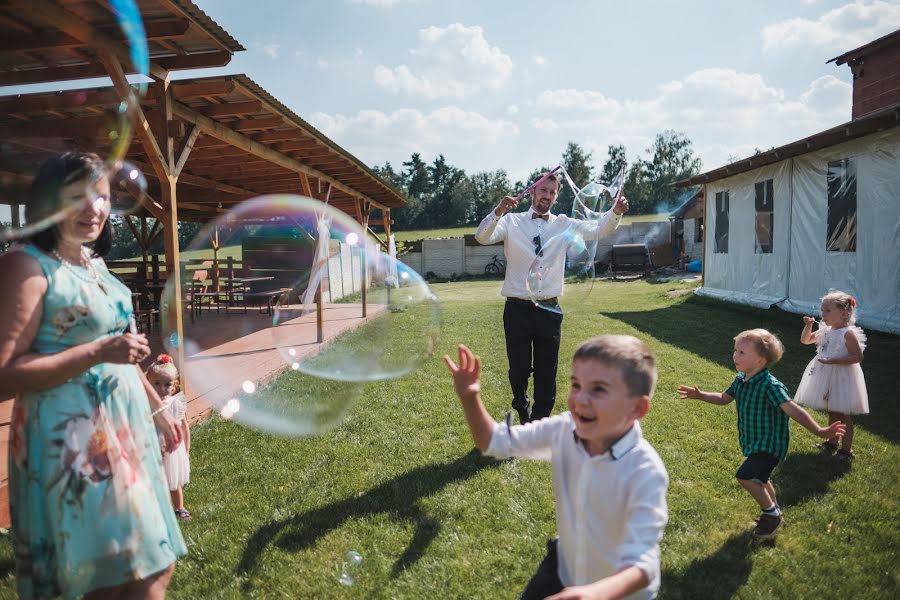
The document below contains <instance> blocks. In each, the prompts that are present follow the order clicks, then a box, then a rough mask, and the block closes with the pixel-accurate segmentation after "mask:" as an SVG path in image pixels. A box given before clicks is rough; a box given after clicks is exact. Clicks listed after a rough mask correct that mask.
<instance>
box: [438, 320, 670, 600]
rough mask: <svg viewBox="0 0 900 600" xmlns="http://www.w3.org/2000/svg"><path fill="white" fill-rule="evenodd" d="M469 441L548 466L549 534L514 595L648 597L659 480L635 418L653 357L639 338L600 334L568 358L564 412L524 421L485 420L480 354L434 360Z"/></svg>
mask: <svg viewBox="0 0 900 600" xmlns="http://www.w3.org/2000/svg"><path fill="white" fill-rule="evenodd" d="M444 362H445V363H446V364H447V366H448V368H449V369H450V371H451V373H452V374H453V385H454V389H455V391H456V394H457V395H458V396H459V399H460V402H461V403H462V407H463V412H464V413H465V416H466V422H467V423H468V425H469V431H470V433H471V434H472V439H473V441H474V442H475V446H476V447H477V448H478V449H479V450H481V451H482V452H484V453H485V454H487V455H489V456H494V457H496V458H508V457H511V456H517V457H523V458H531V459H536V460H547V461H550V463H551V465H552V473H553V494H554V496H555V498H556V532H557V535H558V536H559V537H558V538H557V539H555V540H552V541H551V542H550V544H548V551H547V555H546V557H545V558H544V560H543V562H541V564H540V566H539V567H538V569H537V571H536V573H535V574H534V576H533V577H532V578H531V581H529V582H528V585H527V586H526V588H525V591H524V592H523V593H522V596H521V598H523V599H526V600H530V599H531V598H545V597H548V596H551V597H552V598H554V599H556V598H557V596H556V595H553V594H557V593H559V592H561V591H562V590H563V588H565V589H566V592H565V593H564V594H563V596H564V597H566V598H576V597H577V598H626V597H627V598H630V599H642V600H645V599H649V598H653V597H654V596H655V594H656V593H657V592H658V591H659V585H660V549H659V542H660V539H661V538H662V535H663V530H664V529H665V526H666V522H667V520H668V508H667V505H666V490H667V489H668V484H669V477H668V474H667V473H666V469H665V466H664V465H663V463H662V460H660V458H659V455H658V454H657V453H656V451H655V450H654V449H653V447H652V446H651V445H650V444H649V443H648V442H647V441H646V440H645V439H644V437H643V435H642V432H641V427H640V425H639V424H638V421H639V420H640V419H641V418H643V417H644V415H646V414H647V411H649V410H650V398H651V396H652V395H653V388H654V387H655V386H656V379H657V370H656V358H655V357H654V355H653V352H652V351H651V350H650V348H649V347H648V346H647V344H645V343H644V342H641V341H640V340H638V339H637V338H634V337H632V336H628V335H604V336H600V337H598V338H594V339H591V340H588V341H586V342H584V343H583V344H581V346H580V347H579V348H578V350H576V352H575V356H574V357H573V358H572V373H571V390H570V392H569V396H568V408H569V410H568V412H565V413H563V414H559V415H555V416H553V417H550V418H549V419H542V420H540V421H534V422H532V423H529V424H528V425H523V426H516V427H513V426H510V425H508V424H507V425H503V424H500V423H496V422H494V421H493V420H492V419H491V417H490V415H488V413H487V410H485V408H484V404H483V403H482V402H481V385H480V381H479V375H480V372H481V359H480V358H479V357H477V356H475V355H474V354H473V353H472V351H471V350H469V349H468V348H466V347H465V346H462V345H461V346H460V347H459V365H458V366H457V365H456V364H454V363H453V361H452V360H450V358H449V357H447V356H445V357H444Z"/></svg>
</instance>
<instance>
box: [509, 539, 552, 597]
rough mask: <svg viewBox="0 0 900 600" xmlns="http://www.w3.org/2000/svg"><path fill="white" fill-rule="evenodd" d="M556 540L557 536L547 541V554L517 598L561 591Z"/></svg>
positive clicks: (543, 595) (542, 595)
mask: <svg viewBox="0 0 900 600" xmlns="http://www.w3.org/2000/svg"><path fill="white" fill-rule="evenodd" d="M558 541H559V540H558V539H557V538H554V539H552V540H550V541H549V542H547V555H546V556H545V557H544V560H542V561H541V564H540V565H539V566H538V568H537V572H536V573H535V574H534V575H533V576H532V578H531V581H529V582H528V585H526V586H525V591H523V592H522V595H521V596H519V600H532V599H534V600H538V599H543V598H546V597H547V596H552V595H553V594H557V593H559V592H561V591H562V589H563V584H562V581H560V579H559V560H558V559H557V557H556V544H557V542H558Z"/></svg>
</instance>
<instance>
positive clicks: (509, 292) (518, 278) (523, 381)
mask: <svg viewBox="0 0 900 600" xmlns="http://www.w3.org/2000/svg"><path fill="white" fill-rule="evenodd" d="M544 176H547V177H546V179H544V180H543V181H542V182H540V183H539V184H538V185H537V186H535V188H534V189H533V190H532V191H531V195H532V204H531V208H530V209H528V211H526V212H523V213H509V214H507V211H509V210H510V209H513V208H515V207H516V206H518V204H519V201H518V200H516V199H515V198H514V197H512V196H507V197H505V198H504V199H503V200H502V201H501V202H500V204H499V205H497V208H495V209H494V210H493V211H491V212H490V213H489V214H488V215H487V216H486V217H485V218H484V220H483V221H482V222H481V224H480V225H479V226H478V229H477V230H476V232H475V239H476V240H477V241H478V242H479V243H481V244H496V243H497V242H500V241H502V242H504V244H503V253H504V255H505V256H506V277H505V279H504V280H503V288H502V289H501V290H500V293H501V294H502V295H503V296H505V297H506V306H505V307H504V309H503V331H504V333H505V334H506V356H507V359H508V360H509V384H510V387H511V388H512V396H513V399H512V406H513V408H514V409H516V412H517V413H518V414H519V422H520V423H522V424H525V423H527V422H528V421H530V420H537V419H542V418H544V417H549V416H550V412H551V411H552V410H553V405H554V404H555V403H556V369H557V365H558V363H559V343H560V333H561V330H562V320H563V315H562V311H560V310H559V304H558V298H559V296H561V295H562V294H563V279H564V276H565V264H566V248H567V246H568V244H569V243H570V242H571V241H572V240H573V239H578V238H583V239H599V238H601V237H603V236H605V235H608V234H609V233H611V232H612V231H613V230H615V228H616V227H618V226H619V221H620V220H621V217H622V215H623V214H625V212H626V211H627V210H628V200H626V199H625V197H624V196H622V197H620V198H619V200H618V201H617V202H616V203H615V204H614V206H613V208H612V210H610V211H607V212H605V213H602V214H601V215H600V218H599V219H598V220H589V221H581V220H577V219H571V218H569V217H567V216H566V215H554V214H552V213H551V212H550V208H551V207H552V206H553V204H554V203H555V202H556V197H557V195H558V194H559V185H560V184H559V180H558V179H557V178H556V176H555V175H551V174H548V173H545V174H544ZM542 177H543V176H542ZM535 261H537V264H536V269H534V271H536V272H537V271H538V270H539V273H540V277H539V278H538V277H532V278H531V281H530V282H529V281H528V280H529V271H532V269H531V267H532V263H534V262H535ZM529 283H530V284H531V285H530V288H531V289H529ZM536 301H537V303H536ZM532 372H533V373H534V407H533V408H531V407H530V405H529V401H528V379H529V377H531V373H532Z"/></svg>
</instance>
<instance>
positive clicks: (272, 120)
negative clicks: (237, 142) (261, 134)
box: [228, 115, 284, 131]
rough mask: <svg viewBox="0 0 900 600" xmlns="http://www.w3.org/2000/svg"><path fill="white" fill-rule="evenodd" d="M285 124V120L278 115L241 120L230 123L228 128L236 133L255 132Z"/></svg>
mask: <svg viewBox="0 0 900 600" xmlns="http://www.w3.org/2000/svg"><path fill="white" fill-rule="evenodd" d="M283 124H284V119H283V118H281V117H280V116H278V115H268V116H265V117H257V118H255V119H240V120H238V121H235V122H234V123H228V126H229V127H231V128H232V129H234V130H235V131H254V130H258V129H270V128H272V127H279V126H281V125H283Z"/></svg>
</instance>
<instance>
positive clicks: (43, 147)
mask: <svg viewBox="0 0 900 600" xmlns="http://www.w3.org/2000/svg"><path fill="white" fill-rule="evenodd" d="M108 8H109V9H110V11H111V12H112V14H113V16H114V17H115V21H116V23H117V26H118V27H117V29H116V30H115V31H113V32H110V33H109V35H110V36H111V37H112V38H114V39H115V40H116V41H118V42H120V43H122V45H123V46H124V47H125V48H127V49H128V53H129V61H130V65H128V70H129V71H131V72H134V73H136V74H138V75H139V76H140V75H143V76H146V75H147V74H148V73H149V52H148V48H147V39H146V36H145V33H144V26H143V22H142V21H141V16H140V12H139V11H138V9H137V5H136V4H135V2H134V0H110V2H109V7H108ZM73 68H74V67H73ZM33 72H34V73H37V74H38V75H40V73H41V72H42V70H41V69H34V70H33ZM20 73H22V79H21V81H22V82H23V83H31V82H33V81H37V80H35V79H33V78H30V77H28V74H29V71H28V70H27V69H26V70H22V71H20ZM144 81H146V79H145V80H144ZM145 91H146V83H141V82H137V83H134V84H133V85H131V86H130V87H129V88H128V92H127V93H126V94H124V95H123V94H122V93H120V92H119V91H116V90H115V89H114V88H93V89H81V90H68V91H61V92H46V91H41V92H30V90H29V89H28V88H25V87H23V86H22V85H6V86H2V87H0V242H9V241H14V240H18V239H22V238H25V237H28V236H30V235H33V234H34V233H36V232H38V231H41V230H43V229H46V228H48V227H51V226H54V225H56V224H57V223H59V222H60V221H61V220H63V219H64V218H65V217H66V216H67V215H69V214H71V213H72V211H77V210H80V208H81V207H82V203H81V198H74V197H73V199H71V200H68V201H67V202H68V203H67V202H62V203H60V204H59V205H58V206H57V205H54V207H53V210H52V211H49V212H48V213H47V214H45V213H44V212H43V211H40V210H38V211H31V215H30V219H29V221H28V222H26V220H25V212H24V207H25V205H26V204H28V202H29V200H30V187H31V180H32V178H33V177H34V176H35V174H36V173H37V171H38V169H39V168H40V166H41V165H42V164H43V163H44V162H45V161H46V160H47V159H48V158H51V157H53V156H58V155H60V154H63V153H65V152H70V151H80V152H92V153H94V154H97V155H98V156H99V157H100V158H101V159H102V160H103V161H104V163H105V165H106V166H105V173H104V174H105V175H106V176H107V177H108V178H109V179H110V181H111V183H114V184H118V183H119V182H121V178H122V177H126V178H130V179H128V181H129V184H128V186H127V187H123V186H119V185H114V186H113V190H112V191H113V198H112V207H113V214H120V215H122V214H129V213H131V212H133V211H134V210H135V208H136V207H137V206H138V205H139V198H140V197H141V195H142V194H143V193H144V192H145V191H146V183H145V182H144V180H143V175H142V174H141V175H137V176H134V175H133V174H134V172H135V171H136V170H137V171H138V172H139V169H136V168H135V167H134V166H133V165H130V164H129V163H127V162H125V156H126V154H127V152H128V149H129V146H130V145H131V142H132V137H133V131H134V128H133V121H132V117H133V110H134V108H135V107H136V106H138V105H139V103H140V101H141V98H142V97H143V95H144V93H145Z"/></svg>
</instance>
